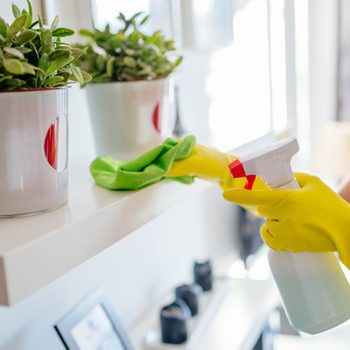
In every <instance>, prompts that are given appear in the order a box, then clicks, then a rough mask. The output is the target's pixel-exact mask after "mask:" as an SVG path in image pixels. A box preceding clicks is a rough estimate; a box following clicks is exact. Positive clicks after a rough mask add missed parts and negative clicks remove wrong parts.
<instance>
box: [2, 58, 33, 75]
mask: <svg viewBox="0 0 350 350" xmlns="http://www.w3.org/2000/svg"><path fill="white" fill-rule="evenodd" d="M3 65H4V67H5V69H6V71H7V72H9V73H11V74H14V75H23V74H35V70H34V66H32V65H31V64H29V63H27V62H22V61H20V60H18V59H15V58H4V59H3Z"/></svg>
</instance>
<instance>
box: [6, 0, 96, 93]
mask: <svg viewBox="0 0 350 350" xmlns="http://www.w3.org/2000/svg"><path fill="white" fill-rule="evenodd" d="M27 4H28V6H27V9H19V8H18V7H17V6H16V5H12V12H13V15H14V17H15V19H14V20H13V22H12V23H11V24H8V23H6V22H5V20H4V19H2V18H1V17H0V90H13V89H28V88H40V87H45V88H49V87H55V86H66V85H68V84H70V83H72V82H79V83H80V84H84V83H85V82H87V81H88V80H90V79H91V76H90V75H89V74H88V73H86V72H84V71H82V70H81V69H80V68H79V67H76V66H75V62H76V61H77V60H78V59H79V58H80V57H81V56H82V55H85V53H86V50H85V48H83V47H79V48H78V47H71V46H70V45H69V44H66V43H63V42H62V41H61V38H62V37H66V36H69V35H72V34H73V33H74V31H73V30H71V29H69V28H63V27H61V28H58V27H57V26H58V17H56V18H55V19H54V21H53V22H52V24H51V26H50V27H46V26H44V24H43V21H42V19H41V17H40V16H38V20H37V21H35V22H33V8H32V4H31V2H30V0H27Z"/></svg>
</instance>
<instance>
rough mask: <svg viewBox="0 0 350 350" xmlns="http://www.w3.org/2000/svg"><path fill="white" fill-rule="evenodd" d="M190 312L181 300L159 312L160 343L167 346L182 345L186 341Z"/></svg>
mask: <svg viewBox="0 0 350 350" xmlns="http://www.w3.org/2000/svg"><path fill="white" fill-rule="evenodd" d="M190 317H191V311H190V310H189V308H188V306H187V305H186V303H185V302H184V301H183V300H181V299H176V300H175V301H174V302H173V303H171V304H169V305H166V306H164V307H163V308H162V309H161V310H160V323H161V331H162V341H163V343H167V344H182V343H184V342H185V341H186V340H187V321H188V320H189V319H190Z"/></svg>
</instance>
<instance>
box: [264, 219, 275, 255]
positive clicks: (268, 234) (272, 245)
mask: <svg viewBox="0 0 350 350" xmlns="http://www.w3.org/2000/svg"><path fill="white" fill-rule="evenodd" d="M260 236H261V238H262V240H263V241H264V243H265V244H266V245H267V246H269V247H270V248H271V249H274V250H278V248H277V247H276V246H275V240H274V237H273V236H272V234H271V232H270V230H269V229H268V228H267V226H266V223H265V224H263V225H261V227H260Z"/></svg>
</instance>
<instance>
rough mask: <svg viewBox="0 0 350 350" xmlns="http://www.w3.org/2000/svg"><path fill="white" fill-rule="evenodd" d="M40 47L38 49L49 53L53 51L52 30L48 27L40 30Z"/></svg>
mask: <svg viewBox="0 0 350 350" xmlns="http://www.w3.org/2000/svg"><path fill="white" fill-rule="evenodd" d="M40 40H41V48H40V51H41V52H43V53H46V54H48V55H49V54H50V53H51V52H52V51H53V42H52V32H51V30H50V29H41V30H40Z"/></svg>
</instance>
